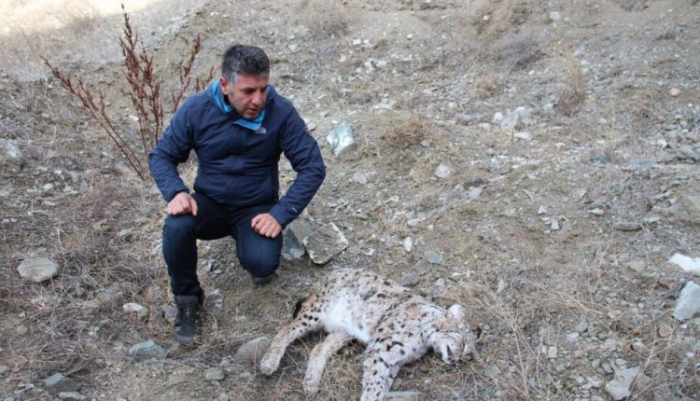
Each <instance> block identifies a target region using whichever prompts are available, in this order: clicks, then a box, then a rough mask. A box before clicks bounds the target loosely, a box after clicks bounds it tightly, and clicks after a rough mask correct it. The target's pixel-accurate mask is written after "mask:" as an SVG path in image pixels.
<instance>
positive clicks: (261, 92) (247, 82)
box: [220, 74, 270, 120]
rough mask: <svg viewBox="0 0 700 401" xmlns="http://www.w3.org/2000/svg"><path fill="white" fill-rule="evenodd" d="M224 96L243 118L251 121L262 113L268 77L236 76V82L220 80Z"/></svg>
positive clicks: (222, 78)
mask: <svg viewBox="0 0 700 401" xmlns="http://www.w3.org/2000/svg"><path fill="white" fill-rule="evenodd" d="M220 80H221V88H222V89H223V91H224V95H225V96H227V97H228V101H229V103H230V104H231V106H233V108H234V109H236V111H237V112H238V114H240V115H241V116H242V117H243V118H246V119H249V120H251V119H253V118H255V117H257V115H258V114H259V113H260V111H262V109H263V107H264V106H265V100H266V99H267V88H268V86H269V82H270V77H269V76H268V75H245V74H240V75H238V79H236V81H229V80H227V79H226V78H224V77H221V78H220Z"/></svg>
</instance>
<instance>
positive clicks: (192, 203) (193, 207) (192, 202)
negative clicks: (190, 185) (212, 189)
mask: <svg viewBox="0 0 700 401" xmlns="http://www.w3.org/2000/svg"><path fill="white" fill-rule="evenodd" d="M190 209H191V210H192V216H196V215H197V201H195V200H194V198H190Z"/></svg>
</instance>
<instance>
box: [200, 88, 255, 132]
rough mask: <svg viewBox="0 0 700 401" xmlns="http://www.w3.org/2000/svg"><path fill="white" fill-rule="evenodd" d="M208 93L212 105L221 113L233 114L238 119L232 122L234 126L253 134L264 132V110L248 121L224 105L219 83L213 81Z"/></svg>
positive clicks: (228, 105)
mask: <svg viewBox="0 0 700 401" xmlns="http://www.w3.org/2000/svg"><path fill="white" fill-rule="evenodd" d="M210 91H211V92H210V95H211V98H212V99H213V100H214V103H215V104H216V106H217V107H218V108H219V109H220V110H221V111H223V112H224V113H226V114H233V115H234V116H236V117H238V118H237V119H236V120H235V121H234V122H233V123H234V124H236V125H239V126H241V127H243V128H247V129H249V130H251V131H254V132H260V131H261V130H264V128H262V123H263V120H264V119H265V109H264V108H263V109H262V111H260V113H258V115H257V116H256V117H255V118H254V119H252V120H248V119H246V118H243V117H241V116H239V115H238V113H237V112H236V110H234V108H233V106H231V105H230V104H227V103H226V100H224V93H223V92H222V91H221V82H219V81H214V83H213V84H212V85H211V86H210Z"/></svg>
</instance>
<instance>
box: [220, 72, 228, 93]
mask: <svg viewBox="0 0 700 401" xmlns="http://www.w3.org/2000/svg"><path fill="white" fill-rule="evenodd" d="M219 83H220V84H221V91H222V92H223V93H224V96H228V81H227V80H226V78H224V77H223V76H222V77H219Z"/></svg>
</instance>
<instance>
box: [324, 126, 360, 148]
mask: <svg viewBox="0 0 700 401" xmlns="http://www.w3.org/2000/svg"><path fill="white" fill-rule="evenodd" d="M326 139H327V140H328V143H329V144H330V145H331V149H332V150H333V154H335V155H336V156H340V154H341V153H343V152H344V151H345V149H347V148H349V147H351V146H352V145H354V144H355V138H354V137H353V136H352V128H351V127H350V123H349V122H347V121H343V122H342V123H341V124H340V125H338V126H337V127H335V128H334V129H333V131H331V133H330V134H328V137H327V138H326Z"/></svg>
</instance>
